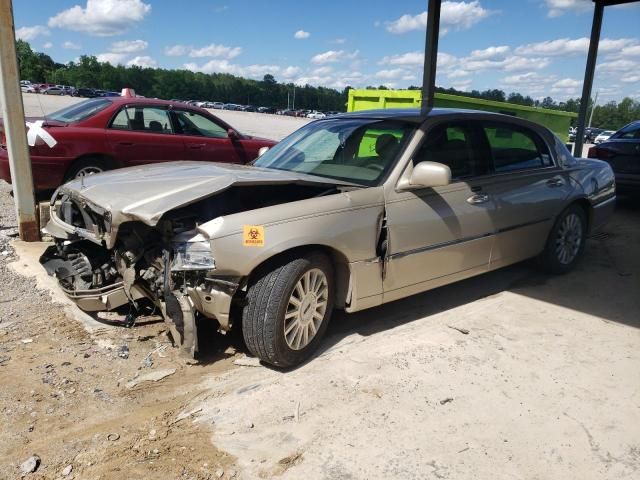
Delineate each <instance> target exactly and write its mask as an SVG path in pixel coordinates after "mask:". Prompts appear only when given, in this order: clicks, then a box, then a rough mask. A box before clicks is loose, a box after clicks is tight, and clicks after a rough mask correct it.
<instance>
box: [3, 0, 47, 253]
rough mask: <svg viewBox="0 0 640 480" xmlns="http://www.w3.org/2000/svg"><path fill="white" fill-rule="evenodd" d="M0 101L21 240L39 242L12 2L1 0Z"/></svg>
mask: <svg viewBox="0 0 640 480" xmlns="http://www.w3.org/2000/svg"><path fill="white" fill-rule="evenodd" d="M0 102H2V116H3V118H4V132H5V135H6V137H7V151H8V154H9V167H10V168H11V182H12V184H13V196H14V198H15V202H16V215H17V218H18V231H19V232H20V239H21V240H25V241H27V242H35V241H38V240H40V231H39V228H38V218H37V214H36V212H37V211H36V203H35V198H34V195H33V177H32V174H31V159H30V158H29V149H28V147H27V134H26V131H25V121H24V108H23V106H22V91H21V90H20V74H19V70H18V61H17V58H16V37H15V30H14V25H13V7H12V5H11V0H0Z"/></svg>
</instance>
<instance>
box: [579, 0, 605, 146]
mask: <svg viewBox="0 0 640 480" xmlns="http://www.w3.org/2000/svg"><path fill="white" fill-rule="evenodd" d="M603 13H604V4H603V3H600V2H596V4H595V5H594V8H593V23H592V24H591V40H590V41H589V53H588V54H587V66H586V68H585V71H584V83H583V84H582V99H581V100H580V112H579V113H578V130H577V131H576V143H575V145H574V147H573V156H574V157H581V156H582V145H583V144H584V122H585V120H586V118H587V109H588V108H589V100H591V89H592V88H593V74H594V73H595V70H596V59H597V57H598V44H599V43H600V30H601V28H602V14H603ZM594 107H595V105H594Z"/></svg>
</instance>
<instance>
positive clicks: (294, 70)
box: [280, 66, 300, 78]
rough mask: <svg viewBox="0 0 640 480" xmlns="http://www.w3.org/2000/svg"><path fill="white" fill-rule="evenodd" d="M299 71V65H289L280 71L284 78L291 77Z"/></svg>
mask: <svg viewBox="0 0 640 480" xmlns="http://www.w3.org/2000/svg"><path fill="white" fill-rule="evenodd" d="M299 73H300V67H292V66H289V67H287V68H285V69H284V70H282V72H281V73H280V74H281V75H282V76H283V77H284V78H293V77H295V76H296V75H298V74H299Z"/></svg>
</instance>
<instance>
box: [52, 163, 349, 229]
mask: <svg viewBox="0 0 640 480" xmlns="http://www.w3.org/2000/svg"><path fill="white" fill-rule="evenodd" d="M287 183H290V184H315V185H323V184H326V185H327V186H335V185H352V184H350V183H347V182H341V181H339V180H333V179H328V178H323V177H316V176H314V175H307V174H304V173H297V172H289V171H284V170H274V169H269V168H259V167H253V166H250V165H233V164H224V163H209V162H168V163H160V164H151V165H145V166H141V167H130V168H123V169H119V170H112V171H110V172H105V173H101V174H98V175H89V176H86V177H84V178H81V179H78V180H73V181H71V182H69V183H66V184H65V185H63V186H61V187H60V188H59V189H58V191H57V193H56V194H54V197H53V198H54V199H55V198H57V196H58V194H60V193H69V194H71V196H72V197H73V198H75V199H77V200H81V201H82V202H83V203H88V204H91V205H93V206H94V207H98V209H99V210H106V211H108V212H110V215H111V222H112V225H113V226H114V227H117V226H118V225H119V224H121V223H123V222H125V221H129V220H139V221H142V222H143V223H146V224H147V225H150V226H154V225H156V223H157V222H158V221H159V220H160V218H161V217H162V215H163V214H165V213H166V212H168V211H169V210H173V209H176V208H180V207H184V206H186V205H189V204H191V203H193V202H196V201H198V200H201V199H204V198H206V197H209V196H211V195H215V194H217V193H220V192H222V191H224V190H226V189H228V188H229V187H231V186H234V185H237V186H240V185H267V184H270V185H276V184H287Z"/></svg>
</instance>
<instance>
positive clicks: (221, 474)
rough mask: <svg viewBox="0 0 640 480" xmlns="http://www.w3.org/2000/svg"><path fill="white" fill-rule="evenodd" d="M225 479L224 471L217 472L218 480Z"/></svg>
mask: <svg viewBox="0 0 640 480" xmlns="http://www.w3.org/2000/svg"><path fill="white" fill-rule="evenodd" d="M222 477H224V470H223V469H221V468H219V469H218V470H216V478H222Z"/></svg>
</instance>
